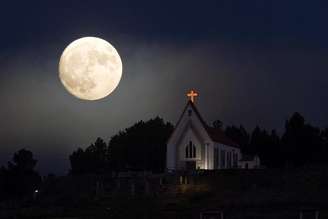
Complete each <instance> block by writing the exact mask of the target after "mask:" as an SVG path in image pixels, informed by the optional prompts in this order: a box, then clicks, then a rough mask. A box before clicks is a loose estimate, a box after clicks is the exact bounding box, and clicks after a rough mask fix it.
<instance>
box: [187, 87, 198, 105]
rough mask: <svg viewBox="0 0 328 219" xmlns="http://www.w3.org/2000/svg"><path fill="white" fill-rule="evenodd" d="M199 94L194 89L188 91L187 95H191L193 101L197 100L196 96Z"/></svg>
mask: <svg viewBox="0 0 328 219" xmlns="http://www.w3.org/2000/svg"><path fill="white" fill-rule="evenodd" d="M197 96H198V93H197V92H196V91H194V90H190V91H189V93H187V97H189V99H190V101H191V102H194V101H195V97H197Z"/></svg>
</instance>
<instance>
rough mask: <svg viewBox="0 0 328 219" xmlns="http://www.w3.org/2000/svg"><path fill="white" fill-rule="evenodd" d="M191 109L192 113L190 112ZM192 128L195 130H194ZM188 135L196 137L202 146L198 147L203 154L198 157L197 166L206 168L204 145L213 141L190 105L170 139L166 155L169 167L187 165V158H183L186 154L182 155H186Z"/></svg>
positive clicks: (198, 144) (178, 167)
mask: <svg viewBox="0 0 328 219" xmlns="http://www.w3.org/2000/svg"><path fill="white" fill-rule="evenodd" d="M190 110H191V113H189V111H190ZM188 126H189V127H188ZM191 130H193V132H192V131H191ZM186 131H187V132H186ZM185 132H186V133H185ZM186 135H189V136H188V137H189V139H190V138H192V139H194V141H195V142H197V147H200V148H197V151H201V154H200V157H197V164H196V165H197V166H196V167H199V168H200V169H205V164H204V156H205V149H204V145H205V143H208V142H211V139H210V138H209V136H208V134H207V132H206V130H205V129H204V127H203V125H202V123H201V121H200V120H199V118H198V117H197V116H196V114H195V112H194V111H193V109H192V107H191V106H189V107H188V108H187V109H186V110H185V113H184V114H183V115H182V117H181V120H180V122H179V124H178V126H177V127H176V128H175V130H174V133H173V134H172V136H171V137H170V139H169V141H168V145H167V157H166V159H167V164H166V166H167V169H181V168H184V167H185V160H183V158H184V156H183V157H182V155H185V151H184V147H185V146H186V144H187V143H188V142H189V141H188V137H186ZM196 135H197V136H196ZM182 148H183V149H182ZM182 150H183V151H182ZM198 155H199V153H198V152H197V156H198Z"/></svg>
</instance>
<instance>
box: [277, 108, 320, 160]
mask: <svg viewBox="0 0 328 219" xmlns="http://www.w3.org/2000/svg"><path fill="white" fill-rule="evenodd" d="M285 129H286V130H285V133H284V135H283V136H282V146H283V148H282V150H283V151H282V152H283V154H282V155H283V156H284V161H285V164H286V165H292V166H302V165H305V164H317V163H322V162H323V160H322V154H321V153H322V152H323V151H325V148H324V145H325V143H324V139H323V138H322V133H320V129H318V128H316V127H313V126H311V125H310V124H306V123H305V119H304V118H303V116H301V115H300V114H299V113H297V112H296V113H294V114H293V115H292V116H291V118H290V119H289V120H287V121H286V125H285Z"/></svg>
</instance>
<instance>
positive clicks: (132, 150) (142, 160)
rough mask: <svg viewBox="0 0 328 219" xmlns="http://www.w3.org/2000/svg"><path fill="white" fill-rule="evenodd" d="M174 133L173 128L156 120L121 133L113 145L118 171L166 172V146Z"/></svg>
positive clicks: (111, 149) (134, 126)
mask: <svg viewBox="0 0 328 219" xmlns="http://www.w3.org/2000/svg"><path fill="white" fill-rule="evenodd" d="M172 131H173V126H172V124H170V123H165V122H164V121H163V119H161V118H159V117H156V118H155V119H151V120H149V121H146V122H143V121H140V122H138V123H136V124H134V125H133V126H131V127H129V128H127V129H125V130H124V131H121V132H119V133H118V134H117V135H115V136H113V137H112V138H111V140H110V142H109V147H110V152H111V158H112V161H113V165H114V166H115V169H116V170H124V169H137V170H149V171H153V172H161V171H164V169H165V162H166V142H167V140H168V138H169V136H170V134H171V133H172Z"/></svg>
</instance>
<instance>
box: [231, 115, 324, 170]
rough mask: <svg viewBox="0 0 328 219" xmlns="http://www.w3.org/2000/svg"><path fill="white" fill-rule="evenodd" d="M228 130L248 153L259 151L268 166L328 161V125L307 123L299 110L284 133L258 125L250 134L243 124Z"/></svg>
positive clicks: (263, 162) (289, 121)
mask: <svg viewBox="0 0 328 219" xmlns="http://www.w3.org/2000/svg"><path fill="white" fill-rule="evenodd" d="M225 133H226V135H227V136H229V137H230V138H231V139H233V140H234V141H235V142H237V143H238V144H239V145H240V146H241V149H242V152H243V153H246V154H258V155H259V156H260V159H261V163H262V164H263V165H264V166H266V167H278V168H279V167H300V166H304V165H322V164H328V128H325V129H320V128H317V127H315V126H313V125H311V124H309V123H307V122H306V121H305V119H304V117H303V116H302V115H301V114H299V113H297V112H296V113H294V114H293V115H292V116H291V117H290V118H289V119H288V120H287V121H286V122H285V130H284V132H283V134H282V135H281V136H278V135H277V132H276V131H275V130H271V131H267V130H265V129H263V128H260V127H258V126H257V127H256V128H255V129H254V130H253V131H252V132H251V134H249V133H248V132H247V131H246V130H245V128H244V127H243V126H239V127H236V126H228V127H226V128H225Z"/></svg>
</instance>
